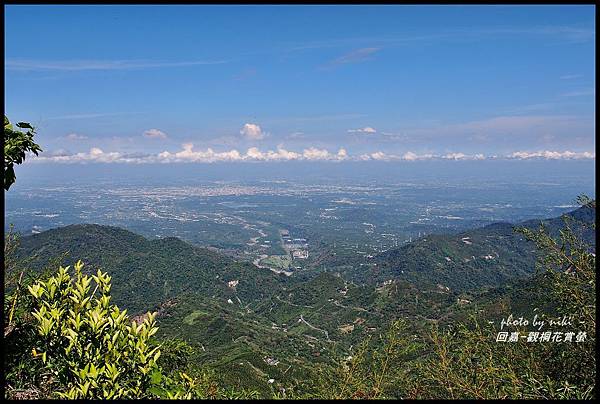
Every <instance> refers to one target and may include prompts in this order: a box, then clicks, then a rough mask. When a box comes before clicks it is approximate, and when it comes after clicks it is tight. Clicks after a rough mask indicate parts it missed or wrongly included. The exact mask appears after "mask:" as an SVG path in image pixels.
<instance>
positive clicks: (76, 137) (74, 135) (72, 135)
mask: <svg viewBox="0 0 600 404" xmlns="http://www.w3.org/2000/svg"><path fill="white" fill-rule="evenodd" d="M87 138H88V137H87V136H85V135H79V134H77V133H69V134H68V135H67V136H65V139H67V140H85V139H87Z"/></svg>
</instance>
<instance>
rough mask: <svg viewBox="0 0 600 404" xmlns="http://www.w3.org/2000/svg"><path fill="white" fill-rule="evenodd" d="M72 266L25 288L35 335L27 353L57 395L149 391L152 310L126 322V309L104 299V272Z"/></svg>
mask: <svg viewBox="0 0 600 404" xmlns="http://www.w3.org/2000/svg"><path fill="white" fill-rule="evenodd" d="M74 268H75V278H74V279H73V280H72V279H71V275H70V274H69V267H66V268H63V267H60V268H59V270H58V272H57V273H56V275H54V276H52V277H50V279H48V280H47V281H37V282H36V283H35V284H34V285H31V286H29V287H28V290H29V293H30V294H31V295H32V296H33V302H34V310H33V313H32V315H33V317H34V318H35V320H36V330H37V333H38V336H39V337H40V338H39V341H38V343H37V344H36V346H34V347H33V348H32V351H31V352H32V355H33V356H34V357H35V358H39V359H40V360H41V361H42V363H43V364H44V366H45V370H47V371H48V372H49V373H50V375H51V377H52V378H53V379H54V380H55V381H56V382H57V383H58V385H59V386H61V388H60V390H58V391H57V394H58V396H59V397H62V398H70V399H74V398H134V397H135V398H140V397H147V396H149V391H148V390H149V388H150V386H151V381H152V374H153V372H154V371H157V365H156V361H157V360H158V358H159V357H160V350H159V347H158V346H157V345H155V344H154V343H153V342H152V341H151V340H150V338H151V337H152V336H153V335H154V334H155V333H156V332H157V331H158V328H157V327H155V321H154V318H155V315H156V314H155V313H154V314H150V313H149V314H148V315H147V317H146V318H145V319H144V321H143V323H142V324H136V323H135V322H131V323H129V318H128V316H127V312H126V310H124V311H121V310H120V309H119V308H118V307H117V306H115V305H111V304H110V294H109V292H110V288H111V284H110V277H109V276H108V275H107V274H104V273H102V272H101V271H100V270H98V272H97V274H96V275H93V276H91V277H90V276H88V275H83V274H82V268H83V264H82V263H81V261H79V262H78V263H77V264H76V265H75V267H74ZM92 281H93V283H92ZM92 287H93V288H94V289H93V291H92V292H91V293H90V290H91V288H92ZM96 292H99V293H98V294H96Z"/></svg>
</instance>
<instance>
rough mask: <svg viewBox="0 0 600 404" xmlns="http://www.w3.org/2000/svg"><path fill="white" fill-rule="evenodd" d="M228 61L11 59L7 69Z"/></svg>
mask: <svg viewBox="0 0 600 404" xmlns="http://www.w3.org/2000/svg"><path fill="white" fill-rule="evenodd" d="M221 63H226V61H224V60H215V61H203V60H192V61H183V62H157V61H148V60H26V59H9V60H7V61H6V64H5V67H6V69H7V70H23V71H30V70H31V71H33V70H55V71H79V70H134V69H136V70H137V69H151V68H167V67H186V66H200V65H214V64H221Z"/></svg>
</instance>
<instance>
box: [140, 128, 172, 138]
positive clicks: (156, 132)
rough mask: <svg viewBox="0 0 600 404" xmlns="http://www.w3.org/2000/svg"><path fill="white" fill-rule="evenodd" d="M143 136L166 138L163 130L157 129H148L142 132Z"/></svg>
mask: <svg viewBox="0 0 600 404" xmlns="http://www.w3.org/2000/svg"><path fill="white" fill-rule="evenodd" d="M144 136H146V137H149V138H151V139H166V138H167V137H168V136H167V134H166V133H165V132H163V131H161V130H158V129H148V130H147V131H145V132H144Z"/></svg>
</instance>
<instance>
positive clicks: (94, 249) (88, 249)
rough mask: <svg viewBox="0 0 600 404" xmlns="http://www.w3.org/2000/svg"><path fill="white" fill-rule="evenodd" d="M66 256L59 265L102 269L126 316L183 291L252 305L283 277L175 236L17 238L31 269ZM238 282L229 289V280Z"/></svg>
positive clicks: (95, 233) (72, 233) (79, 233)
mask: <svg viewBox="0 0 600 404" xmlns="http://www.w3.org/2000/svg"><path fill="white" fill-rule="evenodd" d="M62 253H67V254H66V256H65V258H64V260H63V261H64V264H65V265H70V264H73V263H74V262H75V261H76V260H78V259H81V260H82V261H84V262H85V263H86V266H87V269H88V270H90V271H93V270H95V269H97V268H102V269H103V270H104V271H107V272H108V273H109V274H110V275H111V276H112V278H113V285H114V286H113V290H112V294H113V298H114V299H115V303H117V304H119V305H120V306H121V307H124V308H127V309H128V310H129V311H130V312H131V313H133V314H135V313H139V312H142V311H145V310H150V309H153V308H156V307H158V306H159V305H160V304H162V303H164V302H165V301H167V300H169V299H171V298H173V297H176V296H178V295H179V294H181V293H183V292H194V293H197V294H199V295H201V296H203V297H215V298H216V299H220V300H221V301H223V302H226V301H227V300H228V299H230V298H231V299H235V298H236V297H237V298H239V299H240V300H241V301H242V303H243V304H252V303H253V302H254V301H256V300H257V299H260V298H262V297H264V296H266V295H268V294H270V293H272V292H273V291H275V290H277V289H278V288H279V286H280V284H281V282H282V281H283V279H282V277H283V276H284V275H277V274H275V273H273V272H271V271H266V270H259V269H258V268H256V267H255V266H253V265H251V264H247V263H238V262H235V261H233V260H231V259H230V258H227V257H225V256H223V255H220V254H218V253H215V252H212V251H209V250H206V249H203V248H198V247H194V246H192V245H190V244H188V243H185V242H183V241H181V240H180V239H178V238H164V239H157V240H148V239H146V238H144V237H142V236H139V235H137V234H134V233H131V232H129V231H127V230H123V229H120V228H117V227H111V226H100V225H71V226H66V227H62V228H58V229H53V230H49V231H46V232H43V233H39V234H35V235H32V236H28V237H23V238H22V241H21V247H20V250H19V255H21V256H23V257H28V256H32V255H36V257H37V258H36V259H35V260H34V261H33V265H34V266H38V267H41V266H43V265H44V264H46V263H47V262H48V260H49V259H51V258H54V257H57V256H60V255H61V254H62ZM236 280H237V281H238V283H237V285H235V286H234V287H233V286H229V285H228V282H229V281H236Z"/></svg>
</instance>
